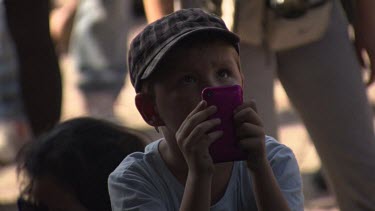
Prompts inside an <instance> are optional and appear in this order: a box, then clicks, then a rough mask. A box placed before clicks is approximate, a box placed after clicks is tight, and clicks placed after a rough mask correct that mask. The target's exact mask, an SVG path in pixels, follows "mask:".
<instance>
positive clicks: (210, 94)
mask: <svg viewBox="0 0 375 211" xmlns="http://www.w3.org/2000/svg"><path fill="white" fill-rule="evenodd" d="M213 95H214V93H213V92H211V91H208V92H207V94H206V96H207V97H212V96H213Z"/></svg>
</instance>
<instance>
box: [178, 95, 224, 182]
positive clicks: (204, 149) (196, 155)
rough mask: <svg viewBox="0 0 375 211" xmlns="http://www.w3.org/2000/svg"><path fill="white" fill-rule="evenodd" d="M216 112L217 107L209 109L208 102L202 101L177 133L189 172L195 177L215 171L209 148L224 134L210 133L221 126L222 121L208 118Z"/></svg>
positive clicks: (219, 132) (218, 132)
mask: <svg viewBox="0 0 375 211" xmlns="http://www.w3.org/2000/svg"><path fill="white" fill-rule="evenodd" d="M216 111H217V108H216V107H215V106H210V107H207V102H206V101H201V102H200V103H199V104H198V105H197V107H196V108H195V109H194V110H193V111H192V112H191V113H190V114H189V115H188V116H187V117H186V119H185V120H184V121H183V122H182V124H181V126H180V128H179V129H178V131H177V132H176V140H177V144H178V146H179V147H180V150H181V152H182V154H183V155H184V158H185V160H186V163H187V165H188V167H189V172H190V173H193V174H195V175H198V174H212V173H213V170H214V164H213V161H212V159H211V156H210V154H209V150H208V148H209V146H210V145H211V143H213V142H214V141H215V140H217V139H218V138H220V137H221V136H222V134H223V132H222V131H214V132H210V133H208V131H210V130H211V129H212V128H214V127H215V126H217V125H219V124H220V119H210V120H208V117H209V116H211V115H212V114H214V113H215V112H216Z"/></svg>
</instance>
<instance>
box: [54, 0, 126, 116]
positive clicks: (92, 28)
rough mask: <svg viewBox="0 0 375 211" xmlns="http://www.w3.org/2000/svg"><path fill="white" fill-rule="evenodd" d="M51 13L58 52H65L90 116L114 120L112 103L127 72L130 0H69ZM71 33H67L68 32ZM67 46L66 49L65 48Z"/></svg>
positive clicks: (61, 3)
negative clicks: (71, 60)
mask: <svg viewBox="0 0 375 211" xmlns="http://www.w3.org/2000/svg"><path fill="white" fill-rule="evenodd" d="M57 4H60V6H59V7H57V9H55V10H54V13H52V15H51V22H52V23H53V24H54V27H52V28H51V31H52V34H53V35H54V37H55V40H56V42H57V46H58V48H59V50H60V51H61V52H63V53H64V52H69V53H70V55H71V56H72V58H73V63H74V66H75V69H76V70H77V71H79V73H78V77H79V79H78V88H79V90H80V93H81V94H82V97H83V100H84V106H85V109H86V111H87V113H88V115H90V116H94V117H100V118H105V119H112V120H115V114H114V105H115V102H116V100H117V98H118V96H119V94H120V91H121V89H122V88H123V86H124V81H125V80H124V78H125V76H126V73H127V67H126V60H125V59H124V58H126V51H127V37H128V32H129V30H130V27H131V26H132V21H133V20H132V18H133V13H132V12H133V11H132V8H133V1H124V0H113V1H105V0H69V1H64V2H61V1H60V3H59V1H57ZM70 32H71V33H70ZM68 47H69V49H67V48H68Z"/></svg>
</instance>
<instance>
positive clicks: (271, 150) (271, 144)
mask: <svg viewBox="0 0 375 211" xmlns="http://www.w3.org/2000/svg"><path fill="white" fill-rule="evenodd" d="M265 144H266V152H267V158H268V160H269V161H271V160H272V159H275V157H279V156H293V157H294V154H293V151H292V150H291V149H290V148H289V147H288V146H286V145H284V144H282V143H280V142H279V141H278V140H276V139H275V138H273V137H271V136H266V143H265Z"/></svg>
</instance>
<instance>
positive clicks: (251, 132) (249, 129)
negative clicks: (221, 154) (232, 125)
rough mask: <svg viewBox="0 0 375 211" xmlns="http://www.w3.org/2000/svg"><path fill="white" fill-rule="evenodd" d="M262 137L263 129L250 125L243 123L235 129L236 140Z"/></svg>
mask: <svg viewBox="0 0 375 211" xmlns="http://www.w3.org/2000/svg"><path fill="white" fill-rule="evenodd" d="M264 135H265V132H264V128H263V127H261V126H258V125H254V124H250V123H243V124H242V125H241V126H240V127H239V128H237V129H236V136H237V138H238V139H244V138H249V137H259V136H264Z"/></svg>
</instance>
